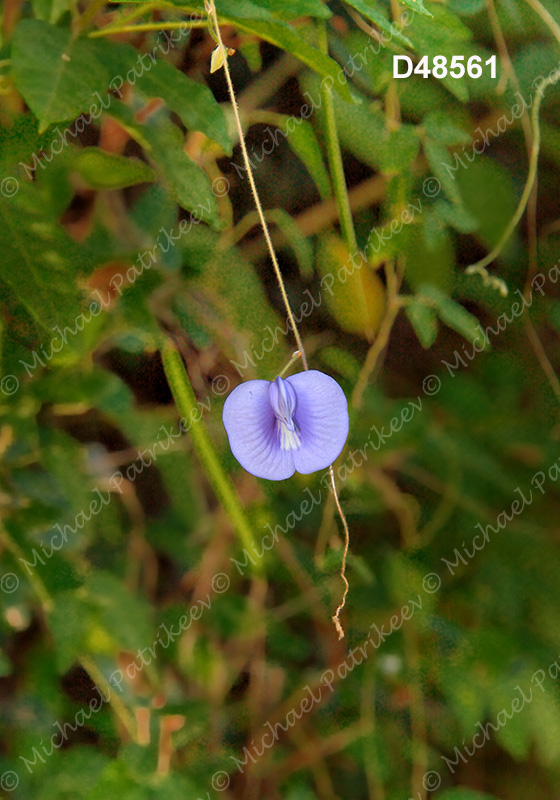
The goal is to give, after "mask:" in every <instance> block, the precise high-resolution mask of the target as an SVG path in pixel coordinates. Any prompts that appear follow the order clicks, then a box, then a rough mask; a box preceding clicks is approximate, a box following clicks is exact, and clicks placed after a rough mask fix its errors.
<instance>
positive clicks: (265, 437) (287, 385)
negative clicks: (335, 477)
mask: <svg viewBox="0 0 560 800" xmlns="http://www.w3.org/2000/svg"><path fill="white" fill-rule="evenodd" d="M223 421H224V427H225V429H226V432H227V435H228V439H229V444H230V447H231V451H232V453H233V455H234V456H235V458H236V459H237V460H238V461H239V463H240V464H241V466H242V467H244V469H246V470H247V472H250V473H251V474H252V475H256V477H257V478H267V479H268V480H272V481H281V480H284V479H285V478H290V477H291V476H292V475H293V474H294V472H295V471H296V470H297V471H298V472H301V473H303V474H304V475H308V474H309V473H310V472H317V471H318V470H322V469H325V468H326V467H328V466H329V465H330V464H332V463H333V461H334V460H335V459H336V458H337V457H338V456H339V455H340V453H341V451H342V448H343V447H344V444H345V442H346V439H347V437H348V403H347V401H346V397H345V395H344V392H343V391H342V389H341V388H340V386H339V385H338V383H337V382H336V381H335V380H334V379H333V378H331V377H330V376H329V375H325V374H324V373H323V372H319V371H318V370H313V369H310V370H307V371H306V372H299V373H297V374H296V375H291V376H290V377H288V378H286V379H283V378H280V377H278V378H276V380H275V381H273V382H272V383H271V382H270V381H264V380H253V381H246V382H245V383H241V384H240V385H239V386H237V387H236V388H235V389H234V390H233V392H232V393H231V394H230V395H229V397H228V398H227V400H226V402H225V405H224V412H223Z"/></svg>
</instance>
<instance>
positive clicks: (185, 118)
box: [136, 61, 232, 155]
mask: <svg viewBox="0 0 560 800" xmlns="http://www.w3.org/2000/svg"><path fill="white" fill-rule="evenodd" d="M136 85H137V86H138V88H139V89H140V90H141V91H142V92H144V93H145V94H147V95H149V96H150V97H161V98H162V99H163V100H164V101H165V104H166V105H167V107H168V108H170V109H171V111H175V113H176V114H178V115H179V117H180V118H181V122H182V123H183V125H184V126H185V127H186V128H188V129H189V130H195V131H201V132H202V133H204V134H205V135H206V136H208V137H209V138H210V139H213V140H214V141H215V142H218V144H219V145H221V147H222V148H223V150H224V151H225V152H226V153H227V155H231V149H232V144H231V138H230V136H229V133H228V128H227V120H226V117H225V114H224V112H223V111H222V109H221V107H220V106H219V104H218V103H217V102H216V100H215V99H214V95H213V94H212V92H211V91H210V89H209V88H208V87H207V86H204V84H202V83H198V82H196V81H193V80H191V78H188V77H187V76H186V75H184V74H183V73H182V72H181V71H180V70H178V69H177V68H176V67H173V66H172V65H171V64H168V63H167V62H166V61H156V63H155V64H154V65H153V66H152V67H151V68H150V69H149V70H147V71H146V72H144V74H143V75H142V77H141V78H140V79H139V80H138V82H137V84H136Z"/></svg>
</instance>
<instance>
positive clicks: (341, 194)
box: [319, 22, 358, 254]
mask: <svg viewBox="0 0 560 800" xmlns="http://www.w3.org/2000/svg"><path fill="white" fill-rule="evenodd" d="M319 46H320V49H321V50H322V51H323V52H324V53H325V54H327V55H328V40H327V24H326V22H323V23H321V24H320V25H319ZM321 102H322V104H323V107H324V109H325V132H326V138H327V154H328V159H329V167H330V172H331V178H332V182H333V188H334V196H335V199H336V205H337V208H338V217H339V220H340V229H341V231H342V236H343V238H344V241H345V242H346V247H347V248H348V250H349V251H350V253H351V254H354V253H355V252H356V250H357V249H358V242H357V239H356V232H355V231H354V222H353V220H352V210H351V208H350V200H349V198H348V189H347V186H346V178H345V176H344V165H343V163H342V152H341V150H340V142H339V140H338V131H337V128H336V117H335V114H334V101H333V96H332V93H331V92H330V91H329V90H328V89H325V88H324V87H323V86H322V85H321Z"/></svg>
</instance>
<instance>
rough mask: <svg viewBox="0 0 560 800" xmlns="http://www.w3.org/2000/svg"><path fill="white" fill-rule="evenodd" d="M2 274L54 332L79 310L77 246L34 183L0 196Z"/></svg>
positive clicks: (80, 251)
mask: <svg viewBox="0 0 560 800" xmlns="http://www.w3.org/2000/svg"><path fill="white" fill-rule="evenodd" d="M0 247H1V249H2V263H1V265H0V280H2V281H3V282H4V283H6V284H7V285H8V286H9V287H10V288H11V290H12V291H13V293H14V294H15V295H16V297H17V298H18V299H19V300H20V302H21V303H22V304H23V306H24V307H25V308H26V309H27V310H28V311H29V313H30V314H31V316H32V317H33V318H34V320H35V321H36V322H37V323H38V324H39V325H40V326H41V327H43V328H46V329H47V330H48V331H49V332H50V333H51V334H52V328H53V326H54V325H56V324H60V325H61V326H64V325H65V324H66V323H70V322H71V320H72V319H73V318H74V317H75V316H76V315H77V314H78V313H79V311H80V291H79V288H78V285H77V280H76V277H77V269H76V265H77V264H83V262H84V249H83V248H79V247H78V246H77V245H76V243H75V242H74V241H73V240H72V239H71V238H70V237H69V236H68V234H67V233H66V231H65V230H64V228H62V226H61V225H59V224H58V222H56V221H55V220H54V219H52V218H51V217H50V215H49V209H48V208H47V207H46V206H45V204H44V202H43V200H42V197H41V195H40V193H39V192H38V191H37V189H36V187H35V186H29V185H25V184H23V185H21V186H20V188H19V192H18V194H17V195H16V196H15V197H12V198H11V199H9V200H7V199H5V198H4V197H3V196H2V197H0Z"/></svg>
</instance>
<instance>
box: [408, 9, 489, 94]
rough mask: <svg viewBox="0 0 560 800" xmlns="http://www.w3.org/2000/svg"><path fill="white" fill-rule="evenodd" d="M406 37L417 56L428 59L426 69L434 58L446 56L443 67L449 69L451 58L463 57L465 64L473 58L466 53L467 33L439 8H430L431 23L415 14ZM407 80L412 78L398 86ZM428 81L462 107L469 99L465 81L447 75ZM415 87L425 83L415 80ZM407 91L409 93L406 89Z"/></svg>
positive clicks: (469, 35) (430, 78)
mask: <svg viewBox="0 0 560 800" xmlns="http://www.w3.org/2000/svg"><path fill="white" fill-rule="evenodd" d="M412 2H414V0H412ZM408 33H409V36H411V38H412V40H413V42H414V46H415V48H416V51H417V53H418V54H419V55H422V56H424V55H426V56H428V59H429V62H430V67H431V64H432V59H433V58H434V56H438V55H441V56H446V58H447V64H448V65H449V64H450V63H451V58H452V57H453V56H454V55H465V56H466V58H465V61H466V60H467V58H468V56H469V55H473V53H472V52H470V51H469V45H468V42H469V40H470V39H471V38H472V33H471V31H470V30H469V28H467V27H466V25H464V24H463V23H462V22H461V20H460V19H459V18H458V17H457V16H456V15H455V14H453V13H451V12H450V11H448V10H447V9H446V8H443V7H442V6H439V5H435V4H434V6H433V19H428V18H427V17H426V16H421V15H420V14H417V15H416V16H415V18H414V20H413V21H412V23H411V25H410V27H409V29H408ZM411 80H412V77H411V78H408V79H407V80H406V81H401V83H407V82H410V81H411ZM429 81H430V82H432V83H441V84H442V85H443V86H445V88H446V89H447V90H448V91H449V92H451V93H452V94H453V95H455V97H456V98H457V99H458V100H460V101H461V102H462V103H466V102H467V101H468V99H469V88H468V80H467V78H465V77H463V78H453V77H451V76H450V75H447V77H445V78H442V79H438V78H434V77H433V75H430V77H429ZM476 82H477V81H475V83H476ZM415 83H426V80H425V79H424V78H418V79H417V80H416V81H415ZM408 88H409V89H410V85H409V87H408Z"/></svg>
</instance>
